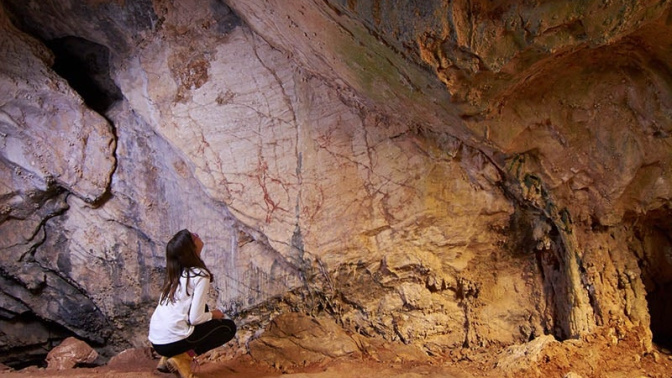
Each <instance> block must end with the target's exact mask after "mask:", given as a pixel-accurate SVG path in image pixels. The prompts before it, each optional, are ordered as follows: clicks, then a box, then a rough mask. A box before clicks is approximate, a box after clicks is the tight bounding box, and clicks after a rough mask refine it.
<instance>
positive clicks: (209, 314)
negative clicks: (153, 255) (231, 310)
mask: <svg viewBox="0 0 672 378" xmlns="http://www.w3.org/2000/svg"><path fill="white" fill-rule="evenodd" d="M202 249H203V241H202V240H201V238H200V237H199V236H198V234H195V233H191V232H189V231H188V230H182V231H180V232H178V233H177V234H175V236H173V238H172V239H170V241H169V242H168V245H167V246H166V280H165V283H164V284H163V289H162V290H161V297H160V299H159V304H158V306H157V307H156V309H155V310H154V314H152V319H151V320H150V322H149V341H150V342H151V343H152V346H153V347H154V350H156V352H157V353H158V354H160V355H161V356H163V357H162V358H161V361H159V366H157V368H158V369H159V370H164V369H165V368H166V367H167V368H168V369H170V370H172V371H173V372H177V373H179V374H180V376H181V377H182V378H187V377H192V374H191V361H192V356H195V355H199V354H202V353H205V352H207V351H209V350H211V349H214V348H216V347H218V346H220V345H222V344H224V343H226V342H227V341H229V340H231V339H232V338H233V336H234V335H235V333H236V325H235V324H234V323H233V321H231V320H229V319H224V318H223V317H224V314H222V312H221V311H220V310H212V311H208V308H207V306H206V303H205V302H206V299H207V295H208V290H209V288H210V282H212V273H211V272H210V270H208V268H207V267H206V266H205V263H204V262H203V260H201V250H202Z"/></svg>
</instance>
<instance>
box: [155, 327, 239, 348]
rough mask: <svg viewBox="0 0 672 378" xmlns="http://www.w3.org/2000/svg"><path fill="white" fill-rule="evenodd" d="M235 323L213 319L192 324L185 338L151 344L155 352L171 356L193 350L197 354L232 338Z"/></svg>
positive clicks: (234, 331)
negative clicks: (191, 329)
mask: <svg viewBox="0 0 672 378" xmlns="http://www.w3.org/2000/svg"><path fill="white" fill-rule="evenodd" d="M235 334H236V324H235V323H234V322H233V320H229V319H213V320H210V321H208V322H205V323H202V324H198V325H196V326H194V332H193V333H192V334H191V335H190V336H189V337H187V338H186V339H183V340H180V341H175V342H174V343H170V344H161V345H156V344H152V346H153V347H154V350H155V351H156V353H158V354H160V355H162V356H165V357H172V356H176V355H178V354H180V353H184V352H188V351H190V350H193V351H194V352H196V354H197V355H199V354H203V353H205V352H207V351H209V350H211V349H215V348H217V347H218V346H222V345H224V344H225V343H226V342H228V341H229V340H231V339H233V336H235Z"/></svg>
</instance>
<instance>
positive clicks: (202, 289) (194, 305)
mask: <svg viewBox="0 0 672 378" xmlns="http://www.w3.org/2000/svg"><path fill="white" fill-rule="evenodd" d="M191 280H192V282H193V284H194V294H193V297H192V299H191V307H190V308H189V324H191V325H196V324H201V323H205V322H207V321H209V320H211V319H212V313H210V312H205V303H206V301H207V299H208V290H209V289H210V277H204V276H199V275H197V276H195V277H192V278H191Z"/></svg>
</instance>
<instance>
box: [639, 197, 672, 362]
mask: <svg viewBox="0 0 672 378" xmlns="http://www.w3.org/2000/svg"><path fill="white" fill-rule="evenodd" d="M634 224H635V227H634V234H635V238H636V240H637V242H638V243H639V244H640V246H641V248H637V249H638V251H637V252H638V254H639V255H640V256H639V265H640V269H641V271H642V273H641V274H642V281H643V282H644V286H645V288H646V293H647V295H646V299H647V302H648V307H649V308H648V310H649V315H650V317H651V333H652V334H653V342H654V343H656V344H658V345H659V346H661V347H664V348H667V349H672V323H670V319H671V318H672V238H670V235H672V209H669V208H665V209H659V210H655V211H651V212H649V213H647V214H646V215H645V216H644V217H643V218H638V219H635V220H634Z"/></svg>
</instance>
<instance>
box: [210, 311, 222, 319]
mask: <svg viewBox="0 0 672 378" xmlns="http://www.w3.org/2000/svg"><path fill="white" fill-rule="evenodd" d="M210 313H212V318H213V319H222V318H223V317H224V313H222V312H221V311H220V310H216V309H215V310H212V311H210Z"/></svg>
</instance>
